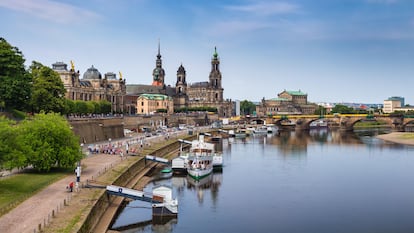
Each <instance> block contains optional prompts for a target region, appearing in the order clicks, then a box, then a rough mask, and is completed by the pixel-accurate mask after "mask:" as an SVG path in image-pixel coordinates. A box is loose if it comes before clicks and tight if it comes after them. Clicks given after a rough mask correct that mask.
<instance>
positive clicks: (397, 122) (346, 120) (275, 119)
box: [244, 114, 414, 132]
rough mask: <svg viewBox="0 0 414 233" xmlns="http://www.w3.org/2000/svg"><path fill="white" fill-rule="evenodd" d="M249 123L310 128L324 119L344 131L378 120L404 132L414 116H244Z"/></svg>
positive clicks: (302, 128)
mask: <svg viewBox="0 0 414 233" xmlns="http://www.w3.org/2000/svg"><path fill="white" fill-rule="evenodd" d="M244 120H245V122H246V123H248V124H251V123H254V122H255V123H257V124H263V123H264V122H266V124H274V125H276V126H277V127H278V128H279V129H281V130H284V129H295V130H309V129H310V125H311V124H312V122H315V121H319V120H323V121H325V122H327V123H328V126H329V127H330V128H339V129H340V130H343V131H353V130H354V126H355V124H356V123H358V122H363V121H376V122H381V123H385V124H387V125H388V126H389V127H390V128H391V129H392V130H393V131H399V132H404V131H406V127H407V126H408V125H410V124H414V118H405V117H404V116H393V115H389V114H375V115H372V114H335V115H277V116H271V117H248V118H244Z"/></svg>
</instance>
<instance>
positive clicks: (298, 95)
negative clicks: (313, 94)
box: [256, 90, 317, 116]
mask: <svg viewBox="0 0 414 233" xmlns="http://www.w3.org/2000/svg"><path fill="white" fill-rule="evenodd" d="M316 109H317V105H316V104H311V103H308V95H307V94H305V93H303V92H302V91H300V90H299V91H286V90H284V91H283V92H281V93H279V94H278V97H277V98H273V99H268V100H265V99H264V98H263V99H262V101H261V103H260V104H259V105H258V106H257V107H256V112H257V115H258V116H268V115H292V114H314V112H315V110H316Z"/></svg>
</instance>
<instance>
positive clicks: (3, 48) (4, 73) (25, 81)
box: [0, 38, 111, 114]
mask: <svg viewBox="0 0 414 233" xmlns="http://www.w3.org/2000/svg"><path fill="white" fill-rule="evenodd" d="M24 63H25V59H24V56H23V54H22V52H21V51H20V50H19V49H18V48H17V47H14V46H12V45H10V44H9V43H8V42H7V41H6V40H5V39H4V38H0V83H1V85H0V109H5V110H6V111H12V110H18V111H23V112H31V113H39V112H41V111H43V112H45V113H49V112H58V113H61V114H72V113H73V114H88V113H97V114H100V113H110V112H111V103H110V102H109V101H105V100H104V101H79V100H77V101H72V100H69V99H66V98H65V93H66V89H65V87H64V85H63V82H62V80H61V79H60V76H59V74H58V73H57V72H55V71H54V70H53V69H51V68H50V67H48V66H44V65H42V64H41V63H40V62H37V61H32V64H31V65H30V67H29V68H28V69H26V68H25V65H24Z"/></svg>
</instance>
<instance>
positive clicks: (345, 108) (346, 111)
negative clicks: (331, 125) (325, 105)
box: [331, 104, 355, 114]
mask: <svg viewBox="0 0 414 233" xmlns="http://www.w3.org/2000/svg"><path fill="white" fill-rule="evenodd" d="M331 113H341V114H352V113H355V111H354V109H353V108H350V107H348V106H345V105H341V104H337V105H335V107H333V108H332V110H331Z"/></svg>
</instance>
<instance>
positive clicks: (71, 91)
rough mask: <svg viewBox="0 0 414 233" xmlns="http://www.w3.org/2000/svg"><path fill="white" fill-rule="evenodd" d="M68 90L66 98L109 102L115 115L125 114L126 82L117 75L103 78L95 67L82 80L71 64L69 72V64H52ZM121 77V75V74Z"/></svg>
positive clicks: (106, 75)
mask: <svg viewBox="0 0 414 233" xmlns="http://www.w3.org/2000/svg"><path fill="white" fill-rule="evenodd" d="M52 69H53V70H54V71H56V72H57V73H58V74H59V75H60V78H61V80H62V82H63V85H64V87H65V89H66V94H65V97H66V98H67V99H70V100H83V101H100V100H107V101H108V102H110V103H111V110H112V112H113V113H122V112H124V97H125V95H126V85H125V80H123V79H122V77H120V78H119V79H117V77H116V74H115V73H111V72H108V73H106V74H105V75H104V77H102V75H101V73H100V72H99V71H98V69H96V68H95V67H93V66H92V67H91V68H89V69H88V70H87V71H86V72H85V73H84V74H83V77H82V79H80V78H79V77H80V73H79V71H77V72H75V67H74V65H73V63H71V69H70V70H68V68H67V64H65V63H63V62H56V63H54V64H52ZM120 75H121V74H120Z"/></svg>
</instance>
